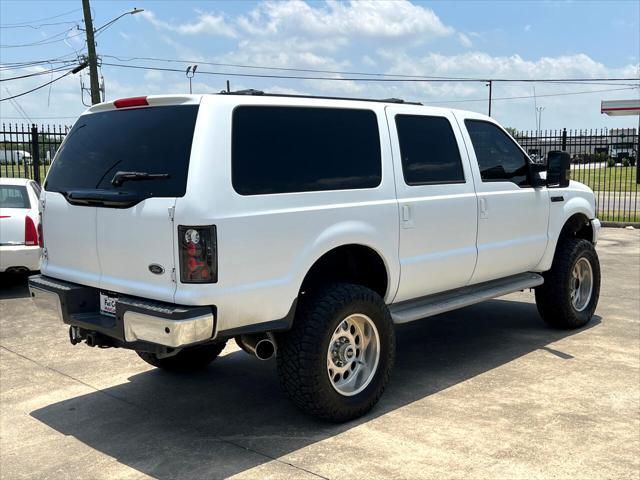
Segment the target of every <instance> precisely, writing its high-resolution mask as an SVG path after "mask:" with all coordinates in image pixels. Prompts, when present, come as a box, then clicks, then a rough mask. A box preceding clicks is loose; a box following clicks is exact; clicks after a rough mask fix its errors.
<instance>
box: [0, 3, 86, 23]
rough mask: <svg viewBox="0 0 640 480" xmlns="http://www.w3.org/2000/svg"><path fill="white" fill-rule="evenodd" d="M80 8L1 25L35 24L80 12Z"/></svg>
mask: <svg viewBox="0 0 640 480" xmlns="http://www.w3.org/2000/svg"><path fill="white" fill-rule="evenodd" d="M80 10H82V9H81V8H75V9H73V10H70V11H68V12H64V13H60V14H58V15H54V16H52V17H46V18H41V19H39V20H31V21H30V22H18V23H5V24H2V25H0V26H2V27H17V26H20V25H33V24H34V23H38V22H46V21H47V20H53V19H54V18H60V17H64V16H65V15H69V14H71V13H75V12H78V11H80Z"/></svg>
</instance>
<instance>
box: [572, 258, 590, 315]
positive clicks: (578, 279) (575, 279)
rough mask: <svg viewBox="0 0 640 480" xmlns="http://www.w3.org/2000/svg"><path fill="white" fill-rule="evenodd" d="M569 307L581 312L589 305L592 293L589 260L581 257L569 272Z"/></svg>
mask: <svg viewBox="0 0 640 480" xmlns="http://www.w3.org/2000/svg"><path fill="white" fill-rule="evenodd" d="M570 290H571V305H573V308H574V309H575V310H576V311H577V312H581V311H583V310H584V309H585V308H587V305H589V301H590V300H591V294H592V292H593V269H592V268H591V263H589V260H587V259H586V258H584V257H582V258H580V259H578V261H577V262H576V263H575V265H574V266H573V270H572V271H571V285H570Z"/></svg>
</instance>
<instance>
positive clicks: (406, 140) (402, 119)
mask: <svg viewBox="0 0 640 480" xmlns="http://www.w3.org/2000/svg"><path fill="white" fill-rule="evenodd" d="M396 128H397V130H398V141H399V142H400V155H401V157H402V172H403V174H404V181H405V183H406V184H407V185H427V184H433V183H464V172H463V170H462V162H461V160H460V151H459V150H458V144H457V142H456V137H455V135H454V134H453V130H452V129H451V124H450V123H449V120H447V119H446V118H444V117H424V116H419V115H396Z"/></svg>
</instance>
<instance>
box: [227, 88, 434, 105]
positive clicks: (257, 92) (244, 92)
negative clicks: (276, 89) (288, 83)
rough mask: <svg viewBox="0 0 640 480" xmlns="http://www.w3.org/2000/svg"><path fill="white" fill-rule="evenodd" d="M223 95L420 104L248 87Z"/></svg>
mask: <svg viewBox="0 0 640 480" xmlns="http://www.w3.org/2000/svg"><path fill="white" fill-rule="evenodd" d="M220 93H221V94H223V95H259V96H263V97H284V98H314V99H320V100H350V101H356V102H380V103H403V104H405V105H422V103H420V102H407V101H406V100H402V99H401V98H383V99H379V98H352V97H326V96H319V95H293V94H288V93H265V92H263V91H262V90H254V89H253V88H249V89H247V90H236V91H235V92H227V91H226V90H223V91H221V92H220Z"/></svg>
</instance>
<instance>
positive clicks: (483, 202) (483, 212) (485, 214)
mask: <svg viewBox="0 0 640 480" xmlns="http://www.w3.org/2000/svg"><path fill="white" fill-rule="evenodd" d="M480 218H489V211H488V209H487V199H486V198H485V197H480Z"/></svg>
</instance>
